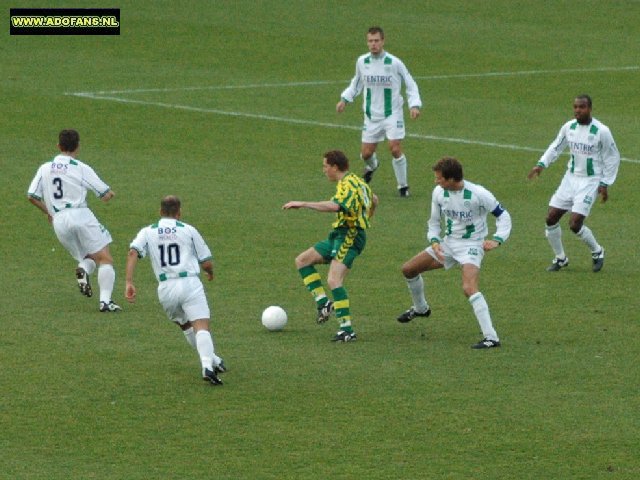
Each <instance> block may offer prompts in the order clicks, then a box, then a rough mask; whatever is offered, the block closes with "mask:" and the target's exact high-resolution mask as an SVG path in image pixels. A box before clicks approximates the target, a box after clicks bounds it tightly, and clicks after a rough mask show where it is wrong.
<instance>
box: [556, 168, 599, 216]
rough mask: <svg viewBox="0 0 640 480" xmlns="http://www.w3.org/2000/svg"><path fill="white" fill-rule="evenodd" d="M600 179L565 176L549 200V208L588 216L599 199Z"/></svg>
mask: <svg viewBox="0 0 640 480" xmlns="http://www.w3.org/2000/svg"><path fill="white" fill-rule="evenodd" d="M598 185H600V178H599V177H576V176H574V175H565V176H564V178H563V179H562V182H560V186H559V187H558V189H557V190H556V192H555V193H554V194H553V196H552V197H551V200H549V206H550V207H554V208H559V209H560V210H571V212H575V213H579V214H580V215H583V216H585V217H586V216H588V215H589V212H590V211H591V207H592V206H593V203H594V202H595V201H596V198H597V197H598Z"/></svg>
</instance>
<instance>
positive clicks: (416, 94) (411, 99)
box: [398, 60, 422, 108]
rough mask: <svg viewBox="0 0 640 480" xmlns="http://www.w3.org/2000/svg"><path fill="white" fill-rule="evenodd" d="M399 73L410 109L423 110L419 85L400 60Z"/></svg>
mask: <svg viewBox="0 0 640 480" xmlns="http://www.w3.org/2000/svg"><path fill="white" fill-rule="evenodd" d="M398 73H399V74H400V76H401V77H402V81H403V82H404V85H405V89H406V92H407V104H408V105H409V108H421V107H422V100H421V99H420V91H419V90H418V84H417V83H416V82H415V80H414V79H413V77H412V76H411V74H410V73H409V70H408V69H407V67H406V66H405V64H404V63H402V61H400V60H398Z"/></svg>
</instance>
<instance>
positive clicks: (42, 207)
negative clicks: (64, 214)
mask: <svg viewBox="0 0 640 480" xmlns="http://www.w3.org/2000/svg"><path fill="white" fill-rule="evenodd" d="M28 198H29V201H30V202H31V203H32V204H33V205H35V206H36V207H38V209H39V210H40V211H41V212H42V213H44V214H45V215H46V216H47V219H48V220H49V223H51V221H52V220H53V217H52V216H51V215H49V210H47V206H46V205H45V204H44V202H43V201H42V200H38V199H37V198H33V197H28Z"/></svg>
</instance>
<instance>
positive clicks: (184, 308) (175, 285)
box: [125, 195, 226, 385]
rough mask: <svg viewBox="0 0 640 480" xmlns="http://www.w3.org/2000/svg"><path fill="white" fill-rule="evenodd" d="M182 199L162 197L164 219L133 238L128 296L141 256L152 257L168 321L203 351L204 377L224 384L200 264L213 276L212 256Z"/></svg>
mask: <svg viewBox="0 0 640 480" xmlns="http://www.w3.org/2000/svg"><path fill="white" fill-rule="evenodd" d="M181 214H182V212H181V204H180V199H179V198H178V197H176V196H173V195H169V196H166V197H164V198H163V199H162V201H161V202H160V217H161V218H160V220H159V221H158V222H156V223H154V224H153V225H149V226H148V227H144V228H143V229H142V230H140V232H138V235H137V236H136V238H135V239H134V240H133V241H132V242H131V245H130V249H129V254H128V256H127V270H126V286H125V297H126V298H127V300H128V301H129V302H131V303H134V302H135V301H136V293H137V291H136V287H135V285H134V283H133V274H134V271H135V268H136V265H137V263H138V258H143V257H146V256H149V258H150V259H151V266H152V268H153V273H154V274H155V276H156V279H157V280H158V299H159V300H160V303H161V304H162V307H163V308H164V311H165V312H166V314H167V316H168V317H169V320H171V321H172V322H174V323H176V324H177V325H178V326H179V327H180V329H181V330H182V331H183V333H184V336H185V338H186V339H187V342H188V343H189V345H191V346H192V347H193V348H195V349H196V350H197V352H198V355H199V356H200V363H201V366H202V378H203V380H205V381H208V382H210V383H211V384H213V385H222V381H221V380H220V378H218V373H222V372H224V371H225V370H226V368H225V366H224V363H223V361H222V359H221V358H220V357H219V356H217V355H216V354H215V351H214V346H213V339H212V337H211V331H210V330H209V318H210V311H209V305H208V304H207V297H206V295H205V292H204V287H203V285H202V282H201V281H200V277H199V275H200V267H202V269H203V270H204V271H205V273H206V274H207V279H208V280H209V281H211V280H213V261H212V259H213V256H212V255H211V250H210V249H209V247H208V246H207V244H206V243H205V241H204V239H203V238H202V235H200V233H199V232H198V230H196V228H194V227H192V226H191V225H189V224H187V223H184V222H182V221H180V217H181Z"/></svg>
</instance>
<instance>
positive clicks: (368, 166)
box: [360, 152, 378, 172]
mask: <svg viewBox="0 0 640 480" xmlns="http://www.w3.org/2000/svg"><path fill="white" fill-rule="evenodd" d="M360 158H362V155H360ZM362 160H364V163H365V167H364V169H365V170H368V171H370V172H373V171H374V170H376V169H377V168H378V156H377V155H376V153H375V152H373V155H371V156H370V157H369V158H368V159H366V160H365V159H364V158H362Z"/></svg>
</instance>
